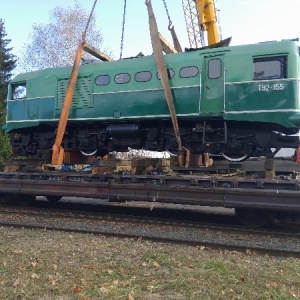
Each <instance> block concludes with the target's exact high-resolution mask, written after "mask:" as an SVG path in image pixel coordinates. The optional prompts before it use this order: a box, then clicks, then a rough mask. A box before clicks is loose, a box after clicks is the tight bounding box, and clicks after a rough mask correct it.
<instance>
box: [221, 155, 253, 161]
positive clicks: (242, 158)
mask: <svg viewBox="0 0 300 300" xmlns="http://www.w3.org/2000/svg"><path fill="white" fill-rule="evenodd" d="M221 154H222V156H223V157H224V158H225V159H227V160H229V161H232V162H241V161H245V160H247V159H248V158H249V157H250V155H248V154H245V155H242V156H239V155H234V154H233V155H232V154H225V153H221Z"/></svg>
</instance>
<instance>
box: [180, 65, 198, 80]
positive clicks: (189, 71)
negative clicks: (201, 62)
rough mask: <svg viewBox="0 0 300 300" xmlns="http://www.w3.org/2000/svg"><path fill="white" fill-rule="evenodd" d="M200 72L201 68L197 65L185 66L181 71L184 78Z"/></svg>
mask: <svg viewBox="0 0 300 300" xmlns="http://www.w3.org/2000/svg"><path fill="white" fill-rule="evenodd" d="M198 73H199V70H198V68H197V67H195V66H191V67H183V68H181V69H180V71H179V75H180V77H183V78H188V77H195V76H197V75H198Z"/></svg>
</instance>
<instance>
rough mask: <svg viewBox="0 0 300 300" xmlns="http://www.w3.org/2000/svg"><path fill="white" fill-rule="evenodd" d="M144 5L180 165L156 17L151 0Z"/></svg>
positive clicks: (179, 147) (173, 106)
mask: <svg viewBox="0 0 300 300" xmlns="http://www.w3.org/2000/svg"><path fill="white" fill-rule="evenodd" d="M145 3H146V5H147V9H148V16H149V28H150V36H151V43H152V48H153V53H154V57H155V61H156V65H157V70H158V74H159V76H160V78H161V83H162V86H163V89H164V94H165V97H166V100H167V104H168V107H169V111H170V115H171V119H172V124H173V129H174V132H175V136H176V140H177V144H178V151H179V164H180V166H182V165H183V155H184V148H183V147H182V143H181V137H180V132H179V126H178V120H177V115H176V110H175V105H174V100H173V96H172V92H171V86H170V82H169V78H168V73H167V67H166V63H165V59H164V56H163V51H162V46H161V43H160V39H159V33H158V28H157V23H156V19H155V16H154V13H153V9H152V4H151V0H146V2H145Z"/></svg>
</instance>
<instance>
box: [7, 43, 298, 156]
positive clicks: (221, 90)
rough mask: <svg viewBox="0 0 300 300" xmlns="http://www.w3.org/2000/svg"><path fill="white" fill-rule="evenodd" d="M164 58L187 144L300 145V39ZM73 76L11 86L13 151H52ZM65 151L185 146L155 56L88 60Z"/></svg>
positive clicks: (241, 150) (235, 148)
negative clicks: (66, 93)
mask: <svg viewBox="0 0 300 300" xmlns="http://www.w3.org/2000/svg"><path fill="white" fill-rule="evenodd" d="M165 61H166V65H167V68H168V75H169V81H170V85H171V91H172V94H173V99H174V103H175V108H176V113H177V118H178V124H179V129H180V135H181V140H182V145H183V146H184V147H185V148H187V149H190V150H191V151H192V152H195V153H203V152H209V153H214V154H222V155H223V156H224V157H225V158H227V159H229V160H232V161H241V160H244V159H246V158H248V157H249V156H252V157H255V156H261V155H263V156H272V155H275V154H276V153H277V152H278V151H279V150H280V149H281V148H296V147H298V146H299V138H298V137H297V136H294V134H296V133H298V130H299V127H300V104H299V78H300V76H299V75H300V71H299V48H298V45H297V43H296V42H293V41H281V42H266V43H259V44H253V45H241V46H230V47H221V48H214V49H198V50H197V49H195V50H191V51H186V52H183V53H176V54H167V55H165ZM70 73H71V68H70V67H64V68H53V69H45V70H41V71H35V72H30V73H25V74H20V75H18V76H16V77H15V78H14V79H13V80H12V81H11V82H10V85H9V90H8V99H7V120H6V124H5V125H4V127H3V128H4V130H5V131H6V132H7V133H10V135H11V146H12V149H13V153H15V154H17V155H35V154H37V153H38V152H43V151H49V150H51V148H52V146H53V143H54V139H55V132H56V129H57V124H58V120H59V117H60V112H61V108H62V104H63V101H64V96H65V92H66V89H67V85H68V79H69V76H70ZM62 147H63V148H64V149H65V151H80V152H81V153H82V154H84V155H94V154H96V153H97V154H98V155H103V154H106V153H108V152H110V151H113V150H117V151H123V150H127V148H128V147H132V148H136V149H141V148H143V149H148V150H156V151H163V150H169V151H171V152H176V151H177V150H178V145H177V141H176V137H175V134H174V130H173V127H172V122H171V118H170V112H169V109H168V105H167V102H166V100H165V96H164V91H163V88H162V84H161V81H160V78H159V76H158V74H157V68H156V64H155V61H154V58H153V56H145V57H134V58H130V59H124V60H120V61H112V62H105V63H99V62H94V63H89V64H82V65H81V66H80V70H79V77H78V81H77V85H76V90H75V94H74V97H73V102H72V107H71V111H70V114H69V120H68V124H67V128H66V133H65V135H64V139H63V144H62Z"/></svg>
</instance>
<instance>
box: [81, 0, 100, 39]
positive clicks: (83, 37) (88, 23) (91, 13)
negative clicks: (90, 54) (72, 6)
mask: <svg viewBox="0 0 300 300" xmlns="http://www.w3.org/2000/svg"><path fill="white" fill-rule="evenodd" d="M97 1H98V0H95V2H94V4H93V7H92V10H91V12H90V16H89V18H88V20H87V23H86V26H85V29H84V32H83V33H82V41H83V42H84V43H85V38H86V32H87V30H88V27H89V25H90V22H91V19H92V16H93V13H94V9H95V7H96V4H97Z"/></svg>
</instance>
